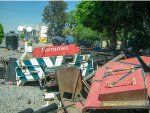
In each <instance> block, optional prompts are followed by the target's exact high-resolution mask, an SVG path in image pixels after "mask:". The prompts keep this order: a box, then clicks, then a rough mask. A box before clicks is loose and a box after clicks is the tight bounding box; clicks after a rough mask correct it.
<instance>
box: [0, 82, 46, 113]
mask: <svg viewBox="0 0 150 113" xmlns="http://www.w3.org/2000/svg"><path fill="white" fill-rule="evenodd" d="M43 94H44V90H40V89H39V87H38V86H16V85H2V84H1V85H0V113H18V112H19V111H22V110H24V109H26V108H29V107H30V108H32V109H33V110H34V111H36V110H38V109H40V108H42V105H45V104H46V102H44V101H43Z"/></svg>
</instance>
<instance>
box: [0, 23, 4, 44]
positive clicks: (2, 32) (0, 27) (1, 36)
mask: <svg viewBox="0 0 150 113" xmlns="http://www.w3.org/2000/svg"><path fill="white" fill-rule="evenodd" d="M3 38H4V31H3V26H2V24H1V23H0V44H1V43H2V40H3Z"/></svg>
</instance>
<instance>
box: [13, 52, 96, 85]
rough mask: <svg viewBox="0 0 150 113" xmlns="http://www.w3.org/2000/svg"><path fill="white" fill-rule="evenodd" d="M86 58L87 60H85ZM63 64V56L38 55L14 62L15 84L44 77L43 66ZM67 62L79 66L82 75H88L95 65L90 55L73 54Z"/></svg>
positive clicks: (53, 66)
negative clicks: (38, 56) (71, 58)
mask: <svg viewBox="0 0 150 113" xmlns="http://www.w3.org/2000/svg"><path fill="white" fill-rule="evenodd" d="M87 58H88V60H86V59H87ZM63 64H65V59H64V56H56V57H40V58H31V59H29V60H23V61H22V62H20V61H17V62H16V68H15V72H16V78H17V85H23V83H25V82H27V81H38V80H40V79H43V78H44V77H45V74H46V72H45V68H47V67H48V68H57V67H59V66H61V65H63ZM67 64H70V65H73V66H75V67H77V68H80V69H81V71H82V76H88V75H89V74H90V73H92V72H93V71H94V70H96V69H97V66H94V63H93V60H92V55H91V54H88V55H80V54H75V55H74V57H73V60H72V61H71V62H68V63H67Z"/></svg>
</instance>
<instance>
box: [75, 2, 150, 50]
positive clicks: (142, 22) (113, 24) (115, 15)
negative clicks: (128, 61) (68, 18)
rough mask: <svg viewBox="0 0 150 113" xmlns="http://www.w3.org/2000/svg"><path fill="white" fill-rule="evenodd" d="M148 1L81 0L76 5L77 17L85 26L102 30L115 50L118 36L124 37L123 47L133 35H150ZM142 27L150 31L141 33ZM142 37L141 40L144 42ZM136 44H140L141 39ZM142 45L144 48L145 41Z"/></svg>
mask: <svg viewBox="0 0 150 113" xmlns="http://www.w3.org/2000/svg"><path fill="white" fill-rule="evenodd" d="M149 5H150V2H142V1H140V2H133V1H132V2H126V1H123V2H120V1H110V2H107V1H82V2H80V4H78V6H77V11H76V14H77V17H76V19H77V21H78V22H80V23H81V24H83V25H84V26H85V27H90V28H91V29H93V30H97V31H100V32H102V34H103V36H105V39H109V40H110V44H111V48H112V50H114V49H116V44H117V40H121V41H122V42H123V43H122V44H123V47H126V44H127V40H130V38H131V40H133V39H134V40H139V37H143V38H144V37H145V38H146V37H149V36H150V19H149V18H150V8H149ZM143 30H145V31H147V32H143V35H140V32H139V31H143ZM137 32H138V33H137ZM130 34H132V37H130ZM136 38H137V39H136ZM131 40H130V41H131ZM143 41H144V40H142V43H143V44H145V42H143ZM131 42H132V41H131ZM134 42H135V41H134ZM142 43H141V44H142ZM135 44H137V46H136V47H139V46H138V43H135ZM135 44H134V45H135ZM140 46H141V45H140ZM146 46H148V45H146ZM143 47H144V48H145V45H143Z"/></svg>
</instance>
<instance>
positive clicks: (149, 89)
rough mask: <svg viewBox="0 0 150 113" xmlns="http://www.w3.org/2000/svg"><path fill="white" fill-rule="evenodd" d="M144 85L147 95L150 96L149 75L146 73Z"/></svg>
mask: <svg viewBox="0 0 150 113" xmlns="http://www.w3.org/2000/svg"><path fill="white" fill-rule="evenodd" d="M146 85H147V92H148V95H149V96H150V73H146Z"/></svg>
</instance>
